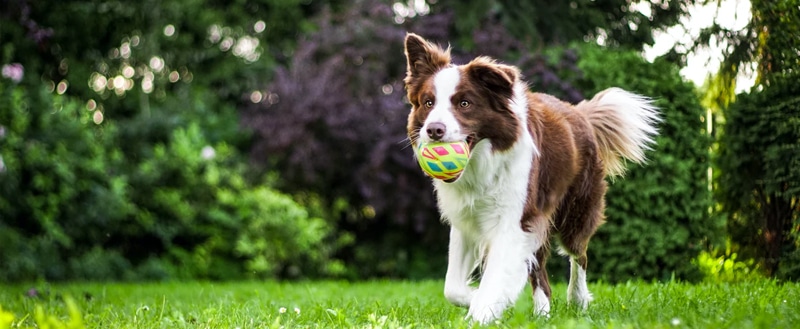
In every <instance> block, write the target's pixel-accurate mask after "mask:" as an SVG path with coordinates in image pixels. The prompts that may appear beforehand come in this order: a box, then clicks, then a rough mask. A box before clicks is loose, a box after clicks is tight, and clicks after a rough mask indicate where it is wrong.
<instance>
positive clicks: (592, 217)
mask: <svg viewBox="0 0 800 329" xmlns="http://www.w3.org/2000/svg"><path fill="white" fill-rule="evenodd" d="M405 52H406V58H407V60H408V71H407V76H406V78H405V85H406V90H407V92H408V100H409V101H410V102H411V105H412V108H411V113H410V114H409V116H408V137H409V139H410V140H411V143H412V144H413V145H414V146H415V147H416V146H417V145H418V143H428V142H433V141H442V142H452V141H466V142H467V143H468V144H469V146H470V149H471V154H472V155H471V158H470V160H469V164H468V165H467V167H466V168H465V170H464V172H463V173H462V174H461V176H460V177H459V178H458V179H457V180H455V181H453V182H445V181H441V180H434V181H433V184H434V187H435V189H436V196H437V199H438V205H439V210H440V211H441V215H442V218H443V220H444V221H445V222H447V223H449V224H450V226H451V230H450V248H449V256H448V265H447V274H446V277H445V284H444V295H445V297H446V298H447V299H448V300H449V301H450V302H452V303H453V304H456V305H459V306H464V307H467V308H469V312H468V313H467V318H470V319H472V320H474V321H477V322H480V323H487V322H490V321H493V320H495V319H498V318H499V317H500V316H501V315H502V313H503V311H504V310H505V309H506V308H507V307H508V306H509V305H511V304H513V303H514V302H515V301H516V299H517V297H518V296H519V293H520V292H521V291H522V290H523V288H524V287H525V284H526V279H529V280H530V283H531V285H532V288H533V301H534V312H535V313H537V314H542V315H546V314H548V313H549V312H550V284H549V282H548V278H547V273H546V271H545V266H544V265H545V261H546V259H547V257H548V254H549V243H548V241H549V239H550V237H551V234H552V235H553V236H555V237H556V238H557V241H558V242H559V244H560V246H561V252H562V253H563V254H566V255H569V258H570V265H571V266H570V278H569V286H568V288H567V300H568V302H570V303H573V304H577V305H578V306H579V307H581V308H586V306H587V305H588V303H589V301H591V300H592V295H591V294H590V293H589V290H588V288H587V286H586V263H587V259H586V248H587V245H588V243H589V239H590V238H591V236H592V235H593V234H594V232H595V230H597V227H598V226H600V224H602V223H603V221H604V215H603V210H604V207H605V201H604V195H605V192H606V182H605V177H606V176H607V175H609V176H611V175H621V174H622V173H623V172H624V170H625V168H624V162H623V160H622V158H627V159H629V160H631V161H633V162H637V163H641V162H643V161H644V160H645V157H644V152H645V150H647V149H649V145H650V144H651V143H653V137H654V136H655V135H656V133H657V131H656V127H655V125H656V124H657V123H658V121H659V120H660V119H659V116H658V111H657V109H656V107H654V106H653V105H652V103H651V101H650V100H649V99H648V98H645V97H643V96H639V95H636V94H633V93H630V92H627V91H624V90H622V89H619V88H610V89H607V90H605V91H603V92H601V93H599V94H598V95H596V96H595V97H594V98H593V99H591V100H589V101H584V102H581V103H580V104H578V105H575V106H573V105H571V104H568V103H566V102H563V101H560V100H558V99H556V98H555V97H553V96H550V95H546V94H540V93H532V92H530V91H528V85H526V83H525V82H524V81H522V80H521V77H520V72H519V70H518V69H517V68H515V67H513V66H508V65H503V64H499V63H497V62H495V61H494V60H492V59H490V58H487V57H478V58H476V59H474V60H472V61H471V62H469V63H467V64H464V65H455V64H452V63H451V62H450V61H451V58H450V52H449V49H448V50H443V49H442V48H440V47H439V46H437V45H435V44H432V43H429V42H428V41H426V40H424V39H423V38H421V37H419V36H418V35H416V34H408V35H407V36H406V40H405ZM478 266H482V267H481V269H482V277H481V280H480V284H479V285H478V288H473V287H471V286H470V278H471V273H472V272H473V270H475V269H476V267H478Z"/></svg>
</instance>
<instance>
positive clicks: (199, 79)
mask: <svg viewBox="0 0 800 329" xmlns="http://www.w3.org/2000/svg"><path fill="white" fill-rule="evenodd" d="M408 31H411V32H415V33H418V34H420V35H422V36H424V37H426V38H429V39H430V40H433V41H435V42H438V43H440V44H442V45H443V46H447V45H450V46H452V47H453V55H454V59H455V62H457V63H464V62H466V61H468V60H469V59H471V58H472V57H474V56H476V55H488V56H492V57H495V58H498V59H499V60H501V61H503V62H506V63H509V64H513V65H517V66H519V67H520V68H521V70H522V71H523V74H524V75H525V77H526V79H527V81H528V82H529V83H530V87H531V89H533V90H535V91H540V92H546V93H550V94H554V95H556V96H558V97H561V98H563V99H565V100H567V101H569V102H573V103H574V102H579V101H580V100H582V99H584V98H587V97H591V96H592V95H594V93H596V92H597V91H599V90H602V89H605V88H607V87H611V86H618V87H622V88H625V89H628V90H631V91H634V92H637V93H640V94H644V95H649V96H651V97H653V98H654V99H655V100H656V104H657V105H658V106H659V107H660V108H661V109H662V110H663V113H664V119H665V120H664V122H663V123H662V124H661V126H660V127H659V129H660V131H661V135H660V137H659V138H658V144H657V146H655V148H654V150H653V151H652V152H650V153H649V154H648V156H649V158H650V162H649V164H648V165H646V166H635V165H633V166H631V167H630V170H629V172H628V174H627V176H626V177H625V178H623V179H617V180H616V181H613V182H611V188H610V191H609V193H608V195H607V204H608V210H607V212H606V214H607V218H608V222H607V224H605V225H604V226H602V228H601V229H600V231H599V232H598V233H597V235H596V236H595V238H594V239H593V240H592V242H591V246H590V248H589V259H590V261H589V264H590V265H589V266H590V271H589V279H590V280H602V281H606V282H620V281H626V280H630V279H643V280H669V279H673V278H675V279H681V280H689V281H693V280H702V279H708V280H722V281H737V280H745V279H748V278H752V277H756V276H772V277H776V278H780V279H789V280H792V279H794V280H796V279H798V278H800V219H798V214H800V201H799V200H800V199H799V197H800V84H798V83H797V81H798V80H797V78H798V75H800V43H799V42H798V35H800V1H798V0H775V1H766V0H751V1H746V0H725V1H710V0H652V1H630V0H572V1H544V0H530V1H509V0H492V1H455V0H408V1H393V0H356V1H341V0H236V1H216V0H161V1H156V0H144V1H107V0H85V1H32V0H0V65H2V77H0V281H3V282H17V281H35V280H47V281H64V280H102V281H106V280H183V279H202V280H238V279H316V278H336V279H347V280H358V279H369V278H393V279H425V278H437V279H439V278H442V277H443V273H444V270H445V267H446V253H447V236H448V229H447V227H446V226H445V225H444V224H442V223H441V222H440V221H439V216H438V213H437V211H436V209H435V204H434V194H433V191H432V189H431V184H430V182H429V180H428V179H427V178H425V177H424V175H423V174H422V172H421V171H420V170H419V169H418V168H417V165H416V163H415V162H414V159H413V155H412V151H411V150H410V148H408V147H407V143H406V142H405V123H406V117H407V114H408V111H409V108H410V105H409V104H408V102H407V100H406V99H405V91H404V89H403V84H402V80H403V78H404V75H405V69H406V68H405V58H404V55H403V38H404V37H405V34H406V32H408ZM548 266H549V267H551V269H550V273H551V275H553V278H554V279H555V280H561V279H563V278H565V275H564V274H565V273H566V266H565V264H564V262H563V261H561V260H559V258H558V257H557V256H554V257H553V259H552V260H551V262H550V263H549V264H548Z"/></svg>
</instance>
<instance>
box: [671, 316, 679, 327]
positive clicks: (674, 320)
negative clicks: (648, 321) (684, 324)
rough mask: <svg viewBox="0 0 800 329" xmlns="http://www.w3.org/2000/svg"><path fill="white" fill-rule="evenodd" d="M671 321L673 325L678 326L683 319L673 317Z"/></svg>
mask: <svg viewBox="0 0 800 329" xmlns="http://www.w3.org/2000/svg"><path fill="white" fill-rule="evenodd" d="M670 323H672V325H673V326H678V325H680V324H681V319H678V318H672V321H670Z"/></svg>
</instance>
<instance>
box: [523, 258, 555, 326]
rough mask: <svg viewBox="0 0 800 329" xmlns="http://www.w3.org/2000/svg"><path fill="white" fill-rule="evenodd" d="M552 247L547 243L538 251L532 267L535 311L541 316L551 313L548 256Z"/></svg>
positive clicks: (530, 276)
mask: <svg viewBox="0 0 800 329" xmlns="http://www.w3.org/2000/svg"><path fill="white" fill-rule="evenodd" d="M549 253H550V248H548V246H547V245H546V244H545V245H544V246H542V247H541V248H539V250H538V251H537V252H536V264H535V265H534V266H533V267H532V268H531V272H530V275H529V277H528V278H529V280H530V282H531V291H532V292H533V313H534V314H536V315H541V316H549V315H550V295H551V290H550V281H549V279H548V278H547V268H546V265H547V256H548V255H549Z"/></svg>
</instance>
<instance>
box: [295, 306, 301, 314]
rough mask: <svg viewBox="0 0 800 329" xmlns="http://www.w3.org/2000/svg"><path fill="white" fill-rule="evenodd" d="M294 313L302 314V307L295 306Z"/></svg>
mask: <svg viewBox="0 0 800 329" xmlns="http://www.w3.org/2000/svg"><path fill="white" fill-rule="evenodd" d="M294 313H295V314H297V315H300V308H299V307H295V308H294Z"/></svg>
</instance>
